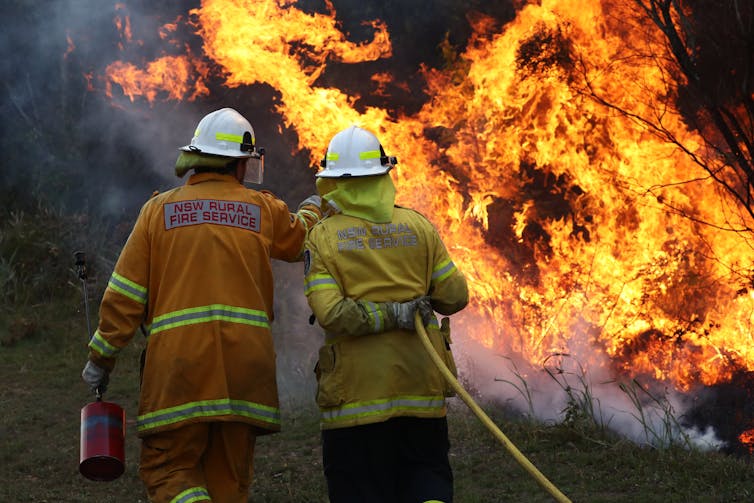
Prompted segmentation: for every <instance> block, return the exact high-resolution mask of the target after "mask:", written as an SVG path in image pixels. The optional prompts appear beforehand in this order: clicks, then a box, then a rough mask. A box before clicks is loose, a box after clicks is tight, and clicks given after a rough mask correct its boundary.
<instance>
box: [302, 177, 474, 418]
mask: <svg viewBox="0 0 754 503" xmlns="http://www.w3.org/2000/svg"><path fill="white" fill-rule="evenodd" d="M386 176H387V175H386ZM318 186H319V185H318ZM324 197H325V195H324V194H323V198H324ZM391 205H392V201H391ZM304 262H305V293H306V295H307V299H308V302H309V306H310V307H311V309H312V311H313V313H314V315H315V316H316V318H317V321H318V322H319V324H320V325H321V326H322V327H323V328H324V330H325V332H326V337H325V344H324V346H322V347H321V348H320V351H319V361H318V363H317V366H316V368H315V373H316V375H317V381H318V389H317V403H318V405H319V407H320V411H321V427H322V428H323V429H331V428H342V427H349V426H356V425H361V424H368V423H375V422H380V421H384V420H387V419H389V418H391V417H396V416H414V417H442V416H444V415H445V413H446V407H445V396H449V395H451V394H452V393H451V390H450V388H449V387H448V386H447V384H446V383H445V381H444V379H443V377H442V375H441V374H440V373H439V371H438V370H437V368H436V367H435V365H434V364H433V362H432V361H431V359H430V357H429V356H428V355H427V353H426V351H425V349H424V347H423V345H422V343H421V341H420V340H419V336H418V335H417V334H416V333H414V332H409V331H405V330H396V329H394V327H395V320H393V319H392V315H391V314H390V312H389V311H388V310H386V309H385V305H384V304H382V303H385V302H391V301H396V302H403V301H407V300H411V299H414V298H416V297H419V296H422V295H430V296H431V301H432V306H433V308H434V310H435V311H437V312H439V313H441V314H446V315H450V314H453V313H455V312H457V311H459V310H461V309H462V308H463V307H464V306H465V305H466V304H467V302H468V290H467V284H466V279H465V277H464V276H463V274H462V273H461V272H460V271H459V270H458V269H457V268H456V266H455V265H454V264H453V261H452V260H451V258H450V256H449V255H448V252H447V250H446V247H445V245H444V244H443V242H442V241H441V239H440V237H439V235H438V233H437V230H436V229H435V228H434V226H433V225H432V224H431V223H430V222H429V221H428V220H427V219H426V218H425V217H424V216H422V215H421V214H419V213H417V212H416V211H413V210H411V209H406V208H401V207H397V206H396V207H395V208H394V209H393V212H392V220H391V221H390V222H389V223H374V222H371V221H369V220H366V219H363V218H359V217H355V216H349V215H347V214H336V215H333V216H329V217H327V218H325V219H324V220H322V221H320V222H319V223H318V224H317V225H315V226H314V227H313V228H312V229H311V231H310V232H309V236H308V238H307V242H306V245H305V252H304ZM442 325H443V326H442V330H441V329H440V327H439V326H438V323H437V320H436V319H435V320H433V322H432V323H430V326H429V327H428V330H427V332H428V334H429V336H430V339H431V340H432V342H433V344H434V346H435V348H436V350H438V352H439V353H440V354H441V356H443V357H444V358H445V361H446V363H447V364H448V366H450V367H451V369H452V370H455V366H454V363H453V359H452V355H451V353H450V337H449V336H450V331H449V325H448V324H447V323H446V320H443V324H442Z"/></svg>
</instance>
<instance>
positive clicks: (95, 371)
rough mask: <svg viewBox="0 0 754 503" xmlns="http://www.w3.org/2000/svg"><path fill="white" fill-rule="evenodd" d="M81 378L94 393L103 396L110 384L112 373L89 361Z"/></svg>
mask: <svg viewBox="0 0 754 503" xmlns="http://www.w3.org/2000/svg"><path fill="white" fill-rule="evenodd" d="M81 378H82V379H84V382H85V383H87V384H88V385H89V387H90V388H91V390H92V391H93V392H95V393H99V394H102V393H104V392H105V390H106V389H107V383H108V382H110V373H109V372H108V371H107V370H105V369H103V368H101V367H99V366H97V365H95V364H94V363H93V362H92V361H91V360H89V361H88V362H86V366H84V371H83V372H81Z"/></svg>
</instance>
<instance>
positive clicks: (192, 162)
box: [175, 152, 234, 178]
mask: <svg viewBox="0 0 754 503" xmlns="http://www.w3.org/2000/svg"><path fill="white" fill-rule="evenodd" d="M233 160H234V159H233V158H231V157H222V156H219V155H207V154H199V153H197V152H181V153H180V154H178V159H176V161H175V176H177V177H178V178H183V176H184V175H185V174H186V173H187V172H188V171H189V170H191V169H195V168H209V169H222V168H224V167H225V166H227V164H228V163H229V162H231V161H233Z"/></svg>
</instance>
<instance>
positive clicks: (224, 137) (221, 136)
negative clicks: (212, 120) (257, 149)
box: [215, 133, 254, 143]
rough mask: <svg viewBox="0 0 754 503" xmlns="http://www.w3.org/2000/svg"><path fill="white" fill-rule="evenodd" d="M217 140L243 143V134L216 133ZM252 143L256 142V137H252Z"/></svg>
mask: <svg viewBox="0 0 754 503" xmlns="http://www.w3.org/2000/svg"><path fill="white" fill-rule="evenodd" d="M215 140H217V141H229V142H232V143H243V136H241V135H237V134H229V133H215ZM251 143H254V138H252V139H251Z"/></svg>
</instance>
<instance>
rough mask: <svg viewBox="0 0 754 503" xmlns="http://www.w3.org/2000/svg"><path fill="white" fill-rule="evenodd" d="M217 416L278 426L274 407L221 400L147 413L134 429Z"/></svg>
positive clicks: (139, 418) (144, 429) (277, 411)
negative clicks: (235, 417)
mask: <svg viewBox="0 0 754 503" xmlns="http://www.w3.org/2000/svg"><path fill="white" fill-rule="evenodd" d="M217 416H242V417H248V418H251V419H256V420H258V421H262V422H265V423H269V424H275V425H278V424H280V410H279V409H277V408H275V407H270V406H268V405H262V404H258V403H254V402H247V401H245V400H231V399H230V398H221V399H219V400H202V401H199V402H189V403H185V404H183V405H178V406H175V407H170V408H168V409H162V410H156V411H154V412H149V413H148V414H144V415H142V416H139V417H138V418H137V419H136V429H137V430H138V431H139V432H142V431H147V430H150V429H152V428H158V427H160V426H165V425H167V424H174V423H178V422H180V421H186V420H187V419H194V418H197V417H217Z"/></svg>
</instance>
